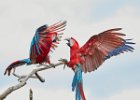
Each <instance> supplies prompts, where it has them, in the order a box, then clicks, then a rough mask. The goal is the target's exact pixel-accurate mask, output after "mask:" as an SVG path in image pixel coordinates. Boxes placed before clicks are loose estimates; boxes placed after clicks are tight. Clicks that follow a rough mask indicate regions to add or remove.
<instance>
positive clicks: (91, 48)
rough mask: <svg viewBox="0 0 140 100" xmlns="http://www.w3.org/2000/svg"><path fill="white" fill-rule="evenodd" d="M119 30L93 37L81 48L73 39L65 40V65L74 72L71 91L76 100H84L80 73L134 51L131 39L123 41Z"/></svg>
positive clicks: (115, 29)
mask: <svg viewBox="0 0 140 100" xmlns="http://www.w3.org/2000/svg"><path fill="white" fill-rule="evenodd" d="M119 30H121V28H114V29H110V30H107V31H104V32H102V33H100V34H98V35H94V36H92V37H91V38H90V39H89V40H88V41H87V42H86V43H85V44H84V45H83V46H82V47H80V46H79V44H78V42H77V41H76V40H75V39H74V38H73V37H71V38H68V39H66V40H67V41H68V43H67V45H68V46H69V47H70V61H69V62H66V64H67V66H69V67H70V68H72V69H73V70H74V72H75V75H74V78H73V82H72V90H73V91H74V90H75V89H76V90H75V91H76V100H81V99H82V100H86V98H85V95H84V91H83V80H82V72H85V73H87V72H91V71H94V70H96V69H97V68H98V67H99V66H101V64H102V63H103V62H104V61H105V60H107V59H109V58H110V57H112V56H116V55H119V54H121V53H124V52H128V51H131V52H132V51H133V50H134V48H133V47H131V46H130V45H131V44H135V43H133V42H129V41H130V40H131V39H123V38H122V36H125V34H122V33H120V32H118V31H119ZM63 60H65V59H63ZM65 61H66V60H65Z"/></svg>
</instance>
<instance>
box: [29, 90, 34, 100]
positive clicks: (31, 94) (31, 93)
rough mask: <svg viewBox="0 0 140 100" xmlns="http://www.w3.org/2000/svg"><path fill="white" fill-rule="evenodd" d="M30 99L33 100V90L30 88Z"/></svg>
mask: <svg viewBox="0 0 140 100" xmlns="http://www.w3.org/2000/svg"><path fill="white" fill-rule="evenodd" d="M29 100H33V91H32V89H30V91H29Z"/></svg>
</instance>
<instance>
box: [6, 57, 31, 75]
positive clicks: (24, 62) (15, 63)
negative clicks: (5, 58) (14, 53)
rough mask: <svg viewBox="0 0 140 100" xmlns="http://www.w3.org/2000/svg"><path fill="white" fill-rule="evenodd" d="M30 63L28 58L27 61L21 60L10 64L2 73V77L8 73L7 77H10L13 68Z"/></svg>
mask: <svg viewBox="0 0 140 100" xmlns="http://www.w3.org/2000/svg"><path fill="white" fill-rule="evenodd" d="M30 63H31V61H30V59H29V58H28V59H23V60H18V61H15V62H13V63H11V64H10V65H9V66H8V67H7V68H6V70H5V72H4V75H6V74H7V73H8V75H10V72H11V70H12V69H13V68H15V67H19V66H21V65H24V64H30Z"/></svg>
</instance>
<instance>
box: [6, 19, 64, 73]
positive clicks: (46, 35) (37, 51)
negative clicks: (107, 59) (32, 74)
mask: <svg viewBox="0 0 140 100" xmlns="http://www.w3.org/2000/svg"><path fill="white" fill-rule="evenodd" d="M65 26H66V21H63V22H62V21H60V22H58V23H55V24H53V25H51V26H48V25H43V26H41V27H39V28H38V29H37V30H36V32H35V35H34V37H33V39H32V42H31V46H30V54H29V58H27V59H23V60H17V61H15V62H13V63H12V64H10V65H9V66H8V67H7V68H6V70H5V73H4V74H8V75H10V72H11V70H12V69H13V68H15V67H18V66H20V65H24V64H27V65H30V64H41V63H48V64H51V62H50V58H49V52H50V51H52V49H55V48H56V47H57V45H56V44H59V41H60V38H61V35H62V34H63V33H62V31H63V30H64V28H65Z"/></svg>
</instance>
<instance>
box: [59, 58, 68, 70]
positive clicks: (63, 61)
mask: <svg viewBox="0 0 140 100" xmlns="http://www.w3.org/2000/svg"><path fill="white" fill-rule="evenodd" d="M58 61H60V62H62V63H64V67H63V69H65V67H66V66H67V63H68V60H67V59H63V58H60V59H59V60H58Z"/></svg>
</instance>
